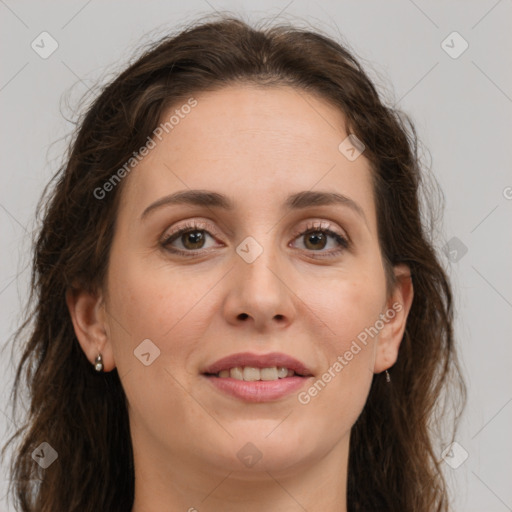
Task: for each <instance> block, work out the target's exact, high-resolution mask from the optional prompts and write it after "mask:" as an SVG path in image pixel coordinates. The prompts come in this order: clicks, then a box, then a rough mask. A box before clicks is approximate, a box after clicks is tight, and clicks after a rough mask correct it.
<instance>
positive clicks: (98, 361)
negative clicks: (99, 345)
mask: <svg viewBox="0 0 512 512" xmlns="http://www.w3.org/2000/svg"><path fill="white" fill-rule="evenodd" d="M94 369H95V370H96V371H97V372H101V371H102V370H103V358H102V357H101V354H98V357H97V358H96V359H95V360H94Z"/></svg>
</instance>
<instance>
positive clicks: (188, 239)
mask: <svg viewBox="0 0 512 512" xmlns="http://www.w3.org/2000/svg"><path fill="white" fill-rule="evenodd" d="M205 227H207V226H206V225H204V224H196V223H192V224H187V225H186V226H183V227H182V228H180V229H179V230H178V231H175V232H173V233H170V234H168V235H166V236H165V237H164V239H163V240H162V242H161V245H162V246H163V247H164V248H165V249H167V250H168V251H171V252H174V253H180V254H183V253H187V254H192V255H193V254H195V252H196V251H198V250H200V249H204V245H205V240H206V237H208V236H209V237H210V238H213V237H212V236H211V235H210V233H209V232H208V231H207V230H206V229H204V228H205ZM175 241H177V242H180V243H181V245H182V247H181V248H180V247H178V248H176V247H175V246H173V244H174V242H175Z"/></svg>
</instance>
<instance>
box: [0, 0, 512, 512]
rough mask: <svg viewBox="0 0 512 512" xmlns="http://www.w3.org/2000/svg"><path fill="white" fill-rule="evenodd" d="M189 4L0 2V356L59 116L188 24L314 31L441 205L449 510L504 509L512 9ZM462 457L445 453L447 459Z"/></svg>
mask: <svg viewBox="0 0 512 512" xmlns="http://www.w3.org/2000/svg"><path fill="white" fill-rule="evenodd" d="M184 4H185V2H177V1H169V2H164V1H160V2H157V1H154V2H147V3H144V4H143V3H142V2H140V3H137V2H134V1H124V2H119V1H109V2H99V1H98V0H90V1H88V2H87V1H69V0H68V1H66V2H64V1H62V2H44V3H43V2H35V1H30V2H23V1H18V2H16V1H15V0H0V15H1V21H0V38H1V46H0V47H1V48H2V50H1V52H2V63H3V65H2V74H1V78H0V112H1V119H2V124H3V131H2V138H1V139H0V144H1V154H2V165H1V170H0V173H1V183H2V186H1V187H0V227H1V247H2V249H1V252H0V258H1V262H0V264H1V273H0V308H1V309H0V311H1V313H0V330H1V337H0V342H1V343H2V344H5V343H6V340H7V339H8V337H9V336H10V335H11V334H12V332H13V330H14V328H15V327H16V325H17V324H18V322H19V319H20V314H21V313H22V311H23V305H24V301H25V299H26V296H27V280H28V277H29V271H28V267H27V265H28V263H29V261H30V260H29V258H30V252H29V250H30V236H31V232H32V230H33V229H34V228H35V226H36V224H35V221H34V208H35V205H36V202H37V200H38V198H39V195H40V193H41V192H42V190H43V186H44V185H45V184H46V182H47V181H48V179H49V178H50V176H51V175H52V174H53V172H54V171H55V170H56V169H57V167H58V165H59V161H60V160H59V159H60V157H61V155H62V153H63V151H64V148H65V142H66V141H65V140H64V139H63V137H64V136H66V135H67V134H69V132H70V130H71V129H72V128H73V125H72V124H71V123H70V122H69V121H67V119H71V118H72V116H73V110H72V109H70V108H69V106H68V104H70V105H71V106H73V107H75V108H76V107H77V105H76V101H77V99H78V98H80V97H81V95H82V94H83V93H84V92H86V91H87V89H88V88H90V87H92V86H93V85H94V84H95V83H97V81H98V80H100V79H104V78H105V77H107V76H109V75H110V74H112V73H114V72H115V71H117V70H119V69H121V67H122V66H123V64H124V63H125V62H126V61H127V59H129V58H130V56H131V55H132V53H133V51H134V50H135V49H137V48H138V47H139V46H140V44H141V43H144V42H148V41H149V40H151V38H152V37H157V36H158V35H163V34H164V33H165V32H166V30H168V29H169V28H170V29H173V28H175V27H176V25H177V24H182V23H185V22H188V21H189V20H192V19H193V18H194V17H195V16H196V15H199V14H207V13H209V12H211V11H212V10H226V9H227V10H230V11H232V12H233V13H243V14H244V18H245V19H246V20H249V21H251V20H257V19H260V18H261V17H265V18H269V17H273V16H278V19H279V20H283V21H284V20H290V21H299V22H300V21H301V20H309V21H310V22H311V23H313V24H315V25H317V26H319V27H322V28H323V29H324V30H325V31H326V32H327V33H329V34H330V35H332V36H334V37H338V34H342V35H343V40H345V41H347V42H349V43H350V45H351V47H352V49H353V50H354V51H355V52H356V54H357V55H358V56H359V57H360V59H361V60H362V63H363V65H364V66H365V67H366V69H367V70H368V72H369V74H370V76H371V77H372V78H374V80H376V82H377V85H378V86H379V87H384V88H385V89H386V90H387V91H388V92H386V93H385V97H387V98H388V101H390V102H391V103H393V104H397V105H398V106H399V107H400V108H401V109H403V110H404V111H406V112H407V113H409V114H410V115H411V116H412V118H413V120H414V122H415V125H416V128H417V130H418V135H419V138H420V139H421V141H422V143H423V145H424V146H425V147H426V148H427V149H426V150H425V151H426V152H427V157H428V159H430V158H431V161H432V171H433V173H434V174H435V176H436V177H437V179H438V181H439V182H440V184H441V187H442V189H443V191H444V194H445V198H446V209H445V215H444V224H443V225H442V227H441V229H442V232H441V233H440V236H439V238H438V240H437V241H436V245H437V246H438V247H439V250H440V252H441V254H442V259H443V261H444V263H445V265H446V268H447V269H448V271H449V275H450V277H451V278H452V280H453V284H454V287H455V294H456V296H455V306H456V309H457V323H456V336H457V342H458V344H459V347H460V348H461V352H462V363H463V369H464V372H465V375H466V378H467V381H468V387H469V400H468V406H467V408H466V412H465V414H464V416H463V421H462V424H461V428H460V430H459V433H458V435H457V438H456V439H457V442H458V443H459V444H460V446H461V447H462V448H463V449H464V450H465V451H466V452H467V453H468V458H467V459H466V460H465V461H464V463H462V464H461V465H460V466H459V467H458V468H457V469H454V468H452V467H451V466H450V465H449V464H448V463H446V464H445V463H443V465H444V467H445V470H446V474H447V477H448V479H449V482H450V485H451V487H452V489H453V490H454V491H455V492H456V494H457V501H456V503H455V508H454V510H455V511H457V512H459V511H460V512H462V511H464V512H466V511H469V512H476V511H479V512H480V511H485V512H505V511H507V510H512V486H511V485H510V483H511V482H512V456H511V455H512V442H511V440H510V432H511V429H510V425H511V423H512V403H511V401H512V385H511V384H512V372H511V371H510V368H509V366H510V362H511V361H512V357H511V356H512V344H511V337H510V332H511V330H512V314H511V313H512V272H511V271H510V262H511V258H510V256H511V255H512V251H511V247H512V236H511V231H512V230H511V226H512V223H511V214H512V199H511V198H512V188H507V187H512V169H511V167H512V165H511V161H512V158H511V157H512V152H511V145H512V144H511V142H510V136H511V135H512V115H511V114H512V69H511V68H512V65H511V58H510V56H511V55H512V31H511V30H510V28H511V21H512V1H511V0H499V1H496V0H485V1H467V0H466V1H464V2H462V1H436V2H427V1H420V0H415V1H412V0H399V1H398V0H397V1H392V2H391V1H388V2H380V1H340V0H338V1H324V2H320V1H317V2H313V1H307V0H292V1H284V2H281V1H280V2H269V1H262V2H260V3H259V5H258V9H257V10H256V9H255V6H254V4H253V3H250V2H248V1H246V2H242V1H238V2H235V1H222V0H209V1H208V2H207V1H199V0H196V1H189V2H188V5H187V8H184ZM43 31H47V32H49V33H50V34H51V36H52V37H53V38H54V39H55V40H56V41H57V43H58V45H59V46H58V49H57V50H56V51H55V52H54V53H53V54H52V55H51V56H50V57H48V58H47V59H43V58H41V57H40V56H39V55H38V54H37V53H36V52H35V51H34V50H33V49H32V48H31V43H32V41H33V40H35V39H36V38H37V37H38V36H39V34H40V33H41V32H43ZM453 31H457V32H458V33H459V34H460V35H461V36H462V38H463V39H464V40H465V41H467V43H468V44H469V47H468V49H467V50H466V51H465V52H464V53H462V54H461V55H460V56H458V57H457V58H452V57H451V56H450V55H449V54H448V53H447V52H446V51H445V49H444V48H446V44H447V45H449V46H451V47H452V48H451V49H448V48H446V49H448V50H449V51H451V52H452V54H453V52H458V51H459V50H460V49H461V48H462V46H461V44H462V40H460V39H457V36H456V37H455V39H454V38H453V36H451V38H448V40H447V42H446V43H445V47H444V48H443V46H442V45H441V43H442V42H443V41H444V40H445V39H446V38H447V36H448V35H449V34H451V33H452V32H453ZM452 41H453V42H452ZM453 237H456V239H457V240H458V241H457V240H455V241H453ZM450 240H451V242H450V243H451V244H452V245H451V246H450V247H455V246H454V245H453V244H455V243H457V244H458V245H459V248H460V247H465V248H467V252H466V253H465V254H464V251H460V250H459V251H458V252H457V253H452V256H451V259H450V257H449V256H448V255H446V254H445V253H444V252H443V250H442V248H443V247H444V245H445V244H446V243H447V242H448V241H450ZM461 244H463V246H462V245H461ZM506 262H508V264H507V265H506ZM7 354H9V352H5V353H4V352H2V359H1V362H0V365H1V367H0V375H1V379H2V381H1V383H2V386H1V388H0V389H1V392H0V393H1V394H0V412H1V413H2V414H0V432H1V435H2V441H3V440H4V439H5V436H6V435H7V432H11V428H12V422H11V420H10V418H9V410H8V409H7V394H8V392H9V391H10V386H11V383H12V378H13V373H12V372H13V369H12V367H11V366H10V365H9V364H8V358H7ZM507 432H508V434H507ZM461 453H464V452H462V451H460V449H458V450H455V459H457V458H459V457H460V454H461ZM453 460H454V459H453V458H452V461H453ZM452 464H453V462H452ZM0 478H1V481H0V499H2V501H0V510H2V511H7V510H11V511H12V508H11V509H8V508H7V505H6V503H5V501H3V498H2V497H3V496H4V494H5V491H6V479H7V473H6V461H3V466H2V472H1V473H0Z"/></svg>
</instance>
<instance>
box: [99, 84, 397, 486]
mask: <svg viewBox="0 0 512 512" xmlns="http://www.w3.org/2000/svg"><path fill="white" fill-rule="evenodd" d="M194 98H195V99H196V100H197V105H196V106H194V107H193V108H191V109H182V110H180V112H184V111H187V112H189V113H188V114H187V115H183V114H182V116H180V118H179V122H178V123H175V124H174V125H173V128H172V130H170V131H169V133H168V134H165V132H164V136H163V137H162V140H161V141H159V140H158V139H156V142H157V144H156V146H155V147H154V148H153V149H152V150H151V151H150V152H149V154H148V155H147V156H146V157H145V158H144V159H143V160H142V161H141V162H140V163H139V164H138V165H137V166H136V168H135V169H134V170H132V171H131V173H130V174H129V176H128V177H126V178H125V179H126V180H127V181H126V183H125V185H126V186H125V188H124V189H123V191H122V196H121V203H120V208H119V211H118V217H117V223H116V231H115V236H114V239H113V243H112V248H111V254H110V260H109V270H108V275H107V283H106V284H107V290H108V293H105V296H104V306H105V312H106V314H105V332H106V344H105V346H104V347H103V350H102V353H103V357H104V360H105V369H106V370H109V369H111V368H113V367H114V366H116V367H117V369H118V372H119V376H120V378H121V381H122V385H123V388H124V390H125V392H126V396H127V399H128V404H129V415H130V426H131V431H132V436H133V444H134V451H135V456H136V457H137V453H139V454H140V453H142V452H143V451H144V452H145V453H151V454H152V456H153V457H154V458H155V460H159V461H160V462H161V463H162V464H167V461H168V463H169V464H170V463H171V461H173V464H175V463H176V461H180V462H181V463H182V464H183V465H189V466H190V467H198V468H199V467H201V468H203V469H204V468H208V469H209V470H210V471H211V472H212V473H217V472H218V473H219V475H225V473H226V471H227V470H231V471H240V472H241V473H240V474H244V475H245V477H246V478H248V479H250V478H256V477H255V476H252V475H254V474H255V473H254V471H253V472H251V469H250V467H249V466H248V465H247V464H245V465H244V460H245V459H244V457H246V456H247V455H251V453H252V452H254V454H256V456H257V457H258V456H260V455H261V461H262V462H263V465H264V467H265V469H266V470H273V471H282V472H283V474H284V473H286V472H287V471H294V470H296V469H297V468H299V467H301V466H302V465H307V464H311V463H312V462H313V461H318V460H321V459H322V458H324V457H326V454H328V453H336V452H337V451H338V452H339V450H341V449H342V447H344V449H346V447H347V446H348V439H349V434H350V429H351V427H352V425H353V424H354V422H355V421H356V419H357V417H358V416H359V414H360V413H361V411H362V409H363V407H364V404H365V401H366V399H367V395H368V392H369V388H370V384H371V382H372V378H373V375H374V372H377V371H383V370H384V369H385V368H387V367H388V366H390V365H391V364H392V363H393V360H392V359H393V355H395V356H396V353H395V352H396V350H397V348H398V342H396V339H398V338H400V334H401V331H400V326H398V327H397V318H399V316H400V314H399V313H398V310H399V308H400V306H398V309H397V306H396V301H395V299H396V296H395V297H394V298H393V299H390V298H389V297H387V295H386V281H385V273H384V267H383V263H382V258H381V252H380V248H379V244H378V237H377V223H376V211H375V204H374V195H373V189H372V181H371V172H370V166H369V163H368V161H367V159H366V158H365V156H364V153H363V154H362V155H361V156H359V157H358V158H356V159H355V160H353V159H352V160H351V159H348V158H347V156H346V153H343V152H342V151H340V149H339V146H340V143H341V142H342V141H344V139H345V138H346V137H347V133H346V130H345V122H344V117H343V115H342V113H341V112H339V111H338V110H337V109H335V108H333V107H332V106H331V105H329V104H328V103H326V102H324V101H323V100H321V99H318V98H316V97H314V96H312V95H309V94H306V93H305V92H303V91H300V92H299V91H296V90H294V89H292V88H289V87H280V88H277V87H276V88H267V89H263V88H257V87H254V86H248V85H247V86H236V87H235V86H231V87H229V88H224V89H222V90H220V91H216V92H208V93H204V94H198V95H194ZM176 108H177V109H180V105H177V106H174V107H173V109H172V111H174V110H175V109H176ZM171 114H172V112H169V113H166V116H164V117H165V119H168V118H169V116H170V115H171ZM192 190H200V191H202V192H208V193H215V194H217V196H215V197H216V198H218V197H219V196H220V195H222V196H223V198H224V200H225V202H228V203H230V205H231V208H229V209H228V208H224V207H223V206H222V205H219V204H217V201H210V202H207V203H204V201H203V204H200V203H197V204H196V202H194V201H189V202H186V203H181V202H177V201H175V202H170V201H166V200H164V201H161V200H162V198H166V197H167V196H170V195H172V194H176V193H178V192H183V191H185V192H190V191H192ZM300 192H305V194H303V195H302V196H298V199H297V198H295V201H293V202H292V201H290V199H289V198H290V197H293V196H294V195H296V194H298V193H300ZM312 193H325V194H331V195H332V194H337V195H338V198H340V197H342V198H344V199H343V200H340V201H331V202H329V201H326V200H325V197H328V196H321V195H318V194H317V198H323V199H321V200H318V201H317V202H316V203H315V202H314V201H311V199H312V197H311V194H312ZM308 194H309V195H308ZM198 198H199V195H197V194H196V196H195V199H196V200H197V199H198ZM313 199H314V198H313ZM182 230H185V231H183V232H182ZM393 302H395V306H392V304H393ZM402 327H403V326H402ZM239 353H250V354H253V355H255V356H256V357H257V358H260V360H261V361H265V360H264V359H263V356H265V355H267V354H270V353H280V354H284V355H286V356H289V357H291V358H294V359H295V360H298V361H299V362H301V363H302V365H303V366H304V368H303V369H302V373H303V374H306V375H308V376H307V377H306V376H302V377H298V376H295V377H285V378H284V379H279V378H278V379H277V380H274V379H275V378H276V375H275V373H274V370H273V369H271V370H265V371H264V372H260V373H258V374H256V375H257V376H256V377H254V375H255V374H254V372H253V370H250V369H249V370H242V373H243V372H244V371H248V373H246V374H245V376H246V377H247V378H261V377H262V376H263V375H264V376H265V377H264V378H270V379H271V380H269V381H260V382H248V383H245V384H244V383H242V382H241V381H239V380H237V379H236V378H235V377H236V375H237V374H236V371H237V370H234V371H235V377H232V376H233V373H231V372H230V373H229V378H228V377H226V373H223V374H221V376H218V377H217V376H207V375H205V374H204V372H205V371H206V370H207V369H208V368H209V367H210V366H211V365H213V364H214V363H215V362H216V361H218V360H220V359H222V358H225V357H227V356H230V355H233V354H239ZM240 361H241V362H242V363H243V361H244V360H243V359H241V360H236V361H233V362H231V363H227V365H228V366H229V367H236V366H242V367H243V366H251V365H252V366H257V365H256V364H255V363H254V361H252V360H248V361H249V362H250V363H251V364H247V365H245V364H240ZM251 361H252V362H251ZM283 361H284V360H269V361H267V362H265V364H263V366H266V367H272V366H274V364H273V362H275V363H276V364H275V366H277V367H279V366H284V367H289V366H293V363H291V362H289V361H288V362H283ZM387 363H389V364H387ZM217 370H218V368H217ZM281 371H283V370H281ZM251 372H252V373H251ZM281 375H283V374H281ZM251 376H252V377H251ZM221 381H222V382H221ZM285 381H286V382H285ZM315 383H316V384H315ZM247 443H252V445H253V446H252V445H248V444H247ZM298 446H300V450H298V449H297V447H298ZM258 454H259V455H258ZM244 472H245V473H244Z"/></svg>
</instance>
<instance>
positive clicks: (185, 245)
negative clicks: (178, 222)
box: [161, 222, 350, 258]
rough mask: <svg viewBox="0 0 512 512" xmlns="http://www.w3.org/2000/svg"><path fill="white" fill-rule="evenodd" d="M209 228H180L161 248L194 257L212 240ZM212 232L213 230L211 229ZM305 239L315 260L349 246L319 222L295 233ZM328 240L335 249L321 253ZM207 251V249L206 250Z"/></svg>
mask: <svg viewBox="0 0 512 512" xmlns="http://www.w3.org/2000/svg"><path fill="white" fill-rule="evenodd" d="M206 227H210V226H209V225H208V224H200V223H195V222H192V223H191V224H187V225H185V226H183V227H182V228H180V229H178V230H177V231H174V232H172V233H170V234H168V235H166V236H165V237H164V239H163V240H162V242H161V245H162V247H164V248H165V249H166V250H168V251H170V252H172V253H175V254H180V255H186V256H194V255H196V254H199V253H200V252H202V250H203V249H205V241H206V238H207V237H210V238H212V239H213V236H212V235H211V234H210V233H209V231H207V230H206V229H205V228H206ZM210 229H212V231H214V229H213V228H212V227H211V228H210ZM301 237H303V238H304V237H305V238H304V240H305V243H304V249H305V250H306V251H309V252H317V253H320V254H319V255H315V256H314V257H315V258H319V257H320V258H323V257H330V256H335V255H338V254H339V253H341V252H343V251H344V250H345V249H348V248H349V246H350V244H349V242H348V240H347V239H346V238H345V237H344V236H342V235H341V234H340V233H338V232H336V231H334V230H333V229H331V228H330V225H329V224H328V223H327V224H326V225H325V224H324V225H322V224H321V223H320V222H318V223H313V224H310V225H308V226H307V227H306V229H305V230H304V231H300V232H298V233H295V235H294V240H296V239H300V238H301ZM329 239H331V240H332V241H333V242H334V245H335V247H337V249H335V250H331V251H323V249H325V248H326V247H327V245H328V243H329ZM176 242H179V243H180V244H181V246H182V247H176V246H175V245H174V244H175V243H176ZM206 249H208V248H206Z"/></svg>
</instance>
